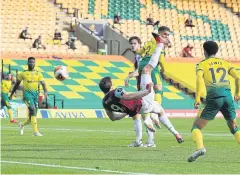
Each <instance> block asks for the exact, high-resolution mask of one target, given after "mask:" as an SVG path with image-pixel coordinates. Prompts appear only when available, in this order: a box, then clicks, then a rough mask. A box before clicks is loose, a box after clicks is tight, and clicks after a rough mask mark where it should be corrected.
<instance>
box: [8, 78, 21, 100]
mask: <svg viewBox="0 0 240 175" xmlns="http://www.w3.org/2000/svg"><path fill="white" fill-rule="evenodd" d="M20 83H21V80H18V79H17V82H16V83H15V84H14V86H13V88H12V92H11V94H10V97H9V99H10V100H11V99H12V96H13V94H14V93H15V92H16V90H17V89H18V86H19V85H20Z"/></svg>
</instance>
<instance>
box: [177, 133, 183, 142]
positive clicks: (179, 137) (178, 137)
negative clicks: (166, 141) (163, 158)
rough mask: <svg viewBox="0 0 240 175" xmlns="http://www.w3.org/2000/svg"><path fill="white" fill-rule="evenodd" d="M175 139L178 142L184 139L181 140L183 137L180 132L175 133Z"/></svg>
mask: <svg viewBox="0 0 240 175" xmlns="http://www.w3.org/2000/svg"><path fill="white" fill-rule="evenodd" d="M176 140H177V142H178V143H182V142H184V140H183V138H182V136H181V135H180V134H177V135H176Z"/></svg>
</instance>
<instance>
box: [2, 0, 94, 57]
mask: <svg viewBox="0 0 240 175" xmlns="http://www.w3.org/2000/svg"><path fill="white" fill-rule="evenodd" d="M59 10H60V9H58V8H56V7H55V6H54V5H53V4H51V3H50V2H48V1H47V0H36V1H35V0H30V1H28V0H19V1H11V0H5V1H2V2H1V26H2V31H1V42H2V46H1V52H2V53H29V54H45V55H47V54H56V53H58V54H59V53H60V54H75V55H85V54H87V53H88V52H89V48H88V47H87V46H85V45H83V44H82V43H81V42H80V41H78V42H77V43H76V45H77V48H79V49H77V50H75V51H72V50H70V49H67V46H66V45H65V42H67V41H68V38H69V35H68V31H65V30H63V31H61V33H62V38H63V43H61V44H55V43H54V42H53V35H54V31H55V29H56V28H59V27H60V26H58V25H56V17H57V13H58V12H59ZM26 27H29V30H30V33H31V34H32V38H33V39H32V40H23V39H20V38H19V35H20V33H21V31H22V30H23V29H25V28H26ZM39 35H42V38H43V43H44V44H47V49H46V50H37V49H33V48H31V47H32V43H33V41H34V39H36V38H37V37H38V36H39Z"/></svg>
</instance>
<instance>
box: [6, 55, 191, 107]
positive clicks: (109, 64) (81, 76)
mask: <svg viewBox="0 0 240 175" xmlns="http://www.w3.org/2000/svg"><path fill="white" fill-rule="evenodd" d="M4 64H5V65H4V72H8V64H11V69H13V70H16V69H18V71H19V72H21V71H23V70H24V69H26V68H27V67H26V60H20V59H13V60H10V59H5V60H4ZM36 64H37V67H36V70H39V71H42V73H43V76H44V79H45V82H46V84H47V88H48V91H49V93H50V94H55V95H56V98H58V99H63V100H64V108H65V109H89V108H90V109H92V108H94V109H100V108H102V104H101V97H103V93H102V92H101V91H100V89H99V87H98V83H99V80H100V79H101V78H103V77H105V76H110V77H111V78H112V79H113V83H114V86H115V87H116V86H123V85H124V78H126V76H127V75H128V72H130V71H132V69H133V67H132V66H133V65H132V63H131V62H130V61H127V60H126V59H125V60H124V61H121V62H120V61H109V60H91V61H90V60H72V59H70V60H38V61H37V63H36ZM57 65H65V66H67V67H68V70H69V76H70V78H69V79H67V80H65V81H63V82H61V81H58V80H56V79H55V78H54V75H53V71H54V69H55V67H56V66H57ZM12 74H13V75H14V76H16V72H15V71H12ZM130 85H131V86H129V87H128V88H127V91H129V92H134V91H136V80H135V79H132V80H131V81H130ZM163 86H164V95H163V96H164V97H163V106H164V107H166V108H167V109H191V108H192V104H193V99H192V98H191V97H190V96H188V95H186V94H184V93H183V92H182V91H180V90H178V89H176V88H175V87H174V86H172V85H170V84H169V83H168V82H165V81H164V84H163ZM58 107H60V108H61V106H60V104H59V105H58Z"/></svg>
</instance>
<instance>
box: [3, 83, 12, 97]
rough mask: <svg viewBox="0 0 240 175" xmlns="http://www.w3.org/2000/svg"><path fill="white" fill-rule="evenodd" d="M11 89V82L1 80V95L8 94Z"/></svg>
mask: <svg viewBox="0 0 240 175" xmlns="http://www.w3.org/2000/svg"><path fill="white" fill-rule="evenodd" d="M11 87H12V81H11V80H2V93H5V94H8V93H9V91H10V89H11Z"/></svg>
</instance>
